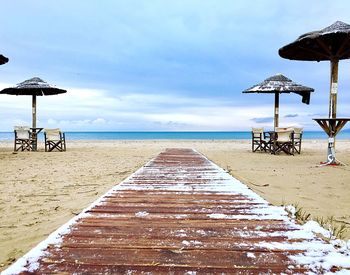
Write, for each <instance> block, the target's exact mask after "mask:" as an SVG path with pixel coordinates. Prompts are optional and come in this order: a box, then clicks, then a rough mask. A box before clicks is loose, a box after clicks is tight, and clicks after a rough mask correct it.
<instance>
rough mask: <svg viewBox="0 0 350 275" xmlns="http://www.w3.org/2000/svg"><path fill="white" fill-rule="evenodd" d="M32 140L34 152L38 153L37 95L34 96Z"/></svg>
mask: <svg viewBox="0 0 350 275" xmlns="http://www.w3.org/2000/svg"><path fill="white" fill-rule="evenodd" d="M32 140H33V150H34V151H36V149H37V144H36V95H33V96H32Z"/></svg>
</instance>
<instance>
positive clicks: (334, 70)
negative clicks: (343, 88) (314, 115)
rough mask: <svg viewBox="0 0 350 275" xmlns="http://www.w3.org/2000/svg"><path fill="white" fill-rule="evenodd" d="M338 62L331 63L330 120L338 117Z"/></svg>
mask: <svg viewBox="0 0 350 275" xmlns="http://www.w3.org/2000/svg"><path fill="white" fill-rule="evenodd" d="M338 63H339V61H338V60H332V61H331V87H330V97H329V118H336V117H337V94H338Z"/></svg>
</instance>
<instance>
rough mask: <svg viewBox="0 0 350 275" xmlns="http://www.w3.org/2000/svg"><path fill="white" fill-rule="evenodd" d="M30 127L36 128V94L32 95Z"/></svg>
mask: <svg viewBox="0 0 350 275" xmlns="http://www.w3.org/2000/svg"><path fill="white" fill-rule="evenodd" d="M32 128H36V95H33V97H32Z"/></svg>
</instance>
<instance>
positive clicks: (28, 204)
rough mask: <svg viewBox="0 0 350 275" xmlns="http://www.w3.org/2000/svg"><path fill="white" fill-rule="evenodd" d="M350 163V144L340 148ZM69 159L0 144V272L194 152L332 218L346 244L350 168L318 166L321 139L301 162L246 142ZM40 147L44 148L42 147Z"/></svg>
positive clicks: (168, 144) (92, 145) (262, 189)
mask: <svg viewBox="0 0 350 275" xmlns="http://www.w3.org/2000/svg"><path fill="white" fill-rule="evenodd" d="M336 146H337V158H338V159H339V160H341V161H342V162H344V163H346V164H350V141H337V145H336ZM67 147H68V150H67V151H66V152H51V153H45V152H43V150H39V151H38V152H18V153H17V154H13V153H12V143H8V142H0V196H1V199H0V270H3V269H4V268H6V266H8V265H9V264H11V263H12V262H13V261H15V260H16V259H18V258H19V257H20V256H22V255H23V254H25V253H26V252H28V251H29V250H30V249H31V248H32V247H33V246H35V245H36V244H37V243H38V242H40V241H41V240H43V239H45V238H46V236H48V234H49V233H51V232H52V231H54V230H55V229H56V228H58V227H59V226H60V225H62V224H63V223H65V222H66V221H68V220H69V219H70V218H72V217H74V216H75V215H76V214H78V213H79V212H80V211H81V210H82V209H84V208H85V207H87V206H88V205H89V204H91V203H92V202H93V201H95V200H96V199H97V198H98V197H100V196H101V195H103V194H104V193H105V192H106V191H107V190H109V189H110V188H111V187H112V186H114V185H115V184H118V183H119V182H121V181H122V180H123V179H125V178H126V177H128V176H129V175H130V174H132V173H133V172H135V171H136V170H137V169H138V168H140V167H141V166H142V165H144V164H145V163H146V162H147V161H149V160H150V159H151V158H153V157H155V156H156V155H157V154H158V153H159V152H161V151H162V150H164V149H165V148H174V147H183V148H195V149H196V150H198V151H199V152H201V153H203V154H204V155H205V156H207V157H208V158H209V159H210V160H212V161H213V162H215V163H216V164H218V165H219V166H221V167H222V168H224V169H226V170H228V171H229V172H230V173H231V174H232V175H233V176H234V177H236V178H237V179H239V180H241V181H242V182H243V183H245V184H247V185H248V186H249V187H250V188H251V189H253V190H254V191H255V192H256V193H258V194H259V195H261V196H262V197H263V198H264V199H266V200H267V201H269V202H270V203H272V204H274V205H281V204H298V205H299V206H300V207H302V208H303V210H304V211H305V212H306V213H310V214H311V215H312V217H313V218H316V217H318V218H321V217H323V218H327V217H332V218H333V220H334V221H336V224H338V225H340V224H344V225H346V226H347V232H346V233H345V234H344V238H345V239H350V211H349V209H350V189H349V187H348V185H349V182H350V166H337V167H318V166H317V164H319V162H320V161H324V160H325V159H326V147H327V144H326V140H322V141H321V140H312V141H311V140H307V141H304V143H303V149H302V154H301V155H295V156H287V155H285V154H280V155H277V156H275V155H270V154H267V153H252V152H251V150H250V141H248V140H244V141H238V140H236V141H69V142H68V143H67ZM39 148H43V145H42V144H39Z"/></svg>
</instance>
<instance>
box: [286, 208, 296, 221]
mask: <svg viewBox="0 0 350 275" xmlns="http://www.w3.org/2000/svg"><path fill="white" fill-rule="evenodd" d="M284 208H285V209H286V211H287V212H288V213H289V214H290V215H291V216H292V218H295V213H296V209H295V207H294V206H293V205H286V206H285V207H284Z"/></svg>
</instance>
